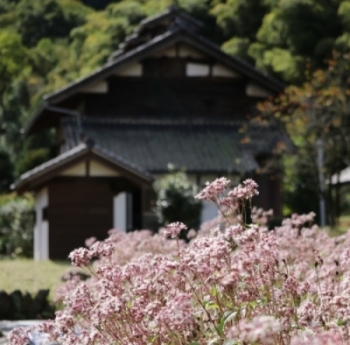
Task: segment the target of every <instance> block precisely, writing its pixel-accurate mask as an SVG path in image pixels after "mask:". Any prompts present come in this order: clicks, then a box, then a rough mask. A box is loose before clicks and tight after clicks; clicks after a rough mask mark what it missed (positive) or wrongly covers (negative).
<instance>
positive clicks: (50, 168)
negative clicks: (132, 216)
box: [12, 141, 153, 192]
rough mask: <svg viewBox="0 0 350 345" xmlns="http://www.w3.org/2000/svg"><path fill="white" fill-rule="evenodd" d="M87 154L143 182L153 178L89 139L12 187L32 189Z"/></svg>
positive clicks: (20, 189)
mask: <svg viewBox="0 0 350 345" xmlns="http://www.w3.org/2000/svg"><path fill="white" fill-rule="evenodd" d="M87 155H90V156H91V157H93V156H96V157H98V158H100V159H102V160H104V161H106V162H108V163H109V164H112V165H113V166H115V168H116V169H122V170H123V171H125V172H127V173H128V174H131V175H132V176H134V177H135V178H136V179H138V180H139V181H141V182H144V183H150V182H151V181H152V179H153V177H152V175H151V174H150V173H149V172H147V171H145V170H144V169H142V168H140V167H139V166H137V165H135V164H133V163H131V162H129V161H128V160H126V159H124V158H123V157H121V156H119V155H117V154H115V153H113V152H111V151H109V150H106V149H105V148H102V147H101V146H99V145H96V144H94V143H93V142H92V141H88V143H81V144H79V145H77V146H75V147H73V148H72V149H70V150H67V151H66V152H64V153H62V154H61V155H59V156H57V157H55V158H53V159H51V160H49V161H47V162H45V163H43V164H41V165H39V166H37V167H35V168H34V169H31V170H29V171H27V172H26V173H24V174H22V175H21V176H20V177H19V179H18V180H17V181H16V182H15V184H14V185H13V186H12V187H13V188H14V189H16V190H17V191H19V192H22V191H24V190H28V189H31V188H32V187H33V186H36V185H38V184H41V183H44V182H46V181H48V180H49V179H51V178H53V177H55V176H57V175H58V174H59V173H60V172H61V171H62V170H64V169H65V168H66V167H67V166H70V165H72V164H74V163H75V162H77V161H80V160H82V159H84V157H86V156H87Z"/></svg>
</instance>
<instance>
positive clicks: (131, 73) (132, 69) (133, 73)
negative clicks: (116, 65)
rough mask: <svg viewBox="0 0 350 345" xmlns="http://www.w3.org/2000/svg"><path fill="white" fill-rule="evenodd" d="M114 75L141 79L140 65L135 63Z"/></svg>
mask: <svg viewBox="0 0 350 345" xmlns="http://www.w3.org/2000/svg"><path fill="white" fill-rule="evenodd" d="M116 75H118V76H121V77H141V76H142V65H141V64H139V63H135V64H133V65H130V66H127V67H126V68H125V69H123V70H120V71H118V72H116Z"/></svg>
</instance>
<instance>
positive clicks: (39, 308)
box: [0, 290, 55, 320]
mask: <svg viewBox="0 0 350 345" xmlns="http://www.w3.org/2000/svg"><path fill="white" fill-rule="evenodd" d="M48 296H49V290H39V291H38V292H37V294H36V295H35V296H33V295H31V294H29V293H28V292H26V293H22V292H21V291H19V290H15V291H13V292H12V293H10V294H8V293H6V292H5V291H0V320H34V319H52V318H53V317H54V315H55V314H54V313H55V309H54V307H53V306H52V305H51V304H50V303H49V300H48Z"/></svg>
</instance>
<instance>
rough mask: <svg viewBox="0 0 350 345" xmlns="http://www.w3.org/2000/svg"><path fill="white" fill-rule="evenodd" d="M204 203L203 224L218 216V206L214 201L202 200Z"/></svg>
mask: <svg viewBox="0 0 350 345" xmlns="http://www.w3.org/2000/svg"><path fill="white" fill-rule="evenodd" d="M202 205H203V209H202V214H201V224H203V223H204V222H207V221H209V220H212V219H214V218H216V217H217V215H218V207H217V206H216V205H215V204H214V203H213V202H212V201H202Z"/></svg>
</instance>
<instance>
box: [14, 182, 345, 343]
mask: <svg viewBox="0 0 350 345" xmlns="http://www.w3.org/2000/svg"><path fill="white" fill-rule="evenodd" d="M228 186H229V181H227V180H226V179H223V178H221V179H218V180H216V181H214V182H213V183H211V184H208V185H207V186H206V188H205V189H204V190H203V191H202V192H201V193H200V194H199V195H198V197H199V198H204V199H210V200H212V201H213V202H215V203H216V204H217V205H218V206H219V207H220V209H221V210H222V212H223V214H224V215H225V216H224V217H227V216H228V214H229V213H230V212H231V213H234V214H235V215H236V216H237V215H239V217H238V222H236V223H231V224H230V225H228V226H227V227H226V229H225V230H222V229H221V228H220V226H217V227H215V228H213V229H212V231H211V233H210V235H203V236H196V237H195V238H194V239H192V240H191V242H190V243H189V244H188V245H181V242H178V241H177V236H178V234H179V232H180V231H181V230H183V228H184V227H185V226H184V225H183V224H182V223H174V224H170V225H169V226H168V227H167V229H166V231H165V236H168V237H170V238H172V237H175V240H173V241H171V240H168V241H167V242H164V246H165V247H166V243H172V242H173V243H175V247H172V248H173V250H172V252H171V253H170V254H144V255H142V256H139V257H135V258H133V259H132V260H131V261H127V260H125V261H124V262H122V263H117V262H116V261H115V255H116V253H117V252H118V250H119V249H120V246H119V245H118V240H116V239H114V240H112V239H111V238H110V239H108V240H106V241H105V242H96V243H94V244H93V245H92V246H91V247H90V248H89V249H77V250H75V251H73V252H72V253H71V255H70V257H71V259H72V261H73V264H74V265H76V266H79V267H85V268H86V269H87V270H88V271H89V272H90V273H91V275H92V278H91V279H90V280H89V281H87V282H82V283H79V284H78V285H77V286H76V287H75V288H74V289H72V291H70V293H69V294H67V295H66V297H65V299H64V304H65V308H64V309H63V310H62V311H59V312H57V313H56V319H55V320H52V321H48V322H45V323H43V324H42V325H41V326H40V331H42V332H46V333H49V334H50V336H51V338H52V340H54V341H57V342H58V343H59V344H65V345H69V344H86V345H90V344H101V345H102V344H122V345H125V344H135V345H144V344H155V345H160V344H172V345H173V344H178V345H182V344H191V345H204V344H222V345H248V344H251V345H253V344H254V345H256V344H263V345H265V344H266V345H269V344H271V345H272V344H273V345H275V344H277V345H287V344H288V345H289V344H290V345H304V344H310V345H327V344H328V345H331V344H332V345H339V344H349V343H350V328H349V321H350V269H349V267H350V266H349V264H350V235H347V234H346V235H343V236H341V237H337V238H330V237H329V236H328V235H327V233H326V232H324V231H321V230H320V229H318V228H317V226H315V225H312V221H313V217H314V214H309V215H306V216H297V215H293V216H292V218H291V219H286V220H285V221H284V222H283V224H282V226H281V227H278V228H276V229H274V230H273V231H269V230H268V229H267V228H266V226H265V225H264V224H263V220H264V219H265V218H266V217H267V216H268V214H264V213H262V212H257V215H255V219H260V221H261V224H259V225H258V224H246V221H245V219H244V207H245V205H246V201H247V200H248V201H249V200H250V199H251V198H252V197H253V196H254V195H256V194H257V185H256V184H255V183H254V182H253V181H251V180H247V181H245V182H244V183H243V184H242V185H240V186H239V187H236V188H235V189H233V190H232V191H228V190H227V188H228ZM252 218H253V219H254V216H253V217H252ZM225 219H226V220H227V219H230V218H225ZM135 236H137V235H136V234H135ZM94 258H98V259H99V260H98V264H96V265H91V264H90V260H92V259H94ZM9 340H10V344H12V345H24V344H26V342H27V338H26V332H25V331H24V330H21V329H17V330H15V331H13V332H12V333H11V334H10V336H9Z"/></svg>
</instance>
